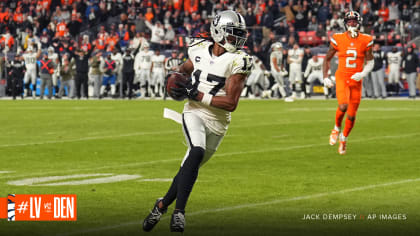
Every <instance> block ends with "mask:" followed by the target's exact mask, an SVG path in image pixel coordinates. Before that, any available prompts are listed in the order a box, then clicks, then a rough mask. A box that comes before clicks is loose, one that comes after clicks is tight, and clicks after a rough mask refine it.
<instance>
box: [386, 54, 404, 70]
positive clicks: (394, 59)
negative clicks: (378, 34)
mask: <svg viewBox="0 0 420 236" xmlns="http://www.w3.org/2000/svg"><path fill="white" fill-rule="evenodd" d="M387 60H388V64H389V65H390V66H392V67H395V68H397V67H398V68H399V67H400V64H401V60H402V57H401V52H389V53H388V54H387Z"/></svg>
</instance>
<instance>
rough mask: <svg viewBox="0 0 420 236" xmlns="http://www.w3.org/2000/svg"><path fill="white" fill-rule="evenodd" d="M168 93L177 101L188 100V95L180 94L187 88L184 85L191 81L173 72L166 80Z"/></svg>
mask: <svg viewBox="0 0 420 236" xmlns="http://www.w3.org/2000/svg"><path fill="white" fill-rule="evenodd" d="M165 82H166V92H167V93H168V95H169V96H170V97H171V98H173V99H174V100H176V101H182V100H184V99H185V98H187V95H186V94H184V93H182V92H180V91H179V89H183V88H185V86H183V85H187V84H188V83H189V79H188V78H187V77H186V76H185V75H184V74H182V73H179V72H171V73H170V74H168V75H167V79H166V81H165Z"/></svg>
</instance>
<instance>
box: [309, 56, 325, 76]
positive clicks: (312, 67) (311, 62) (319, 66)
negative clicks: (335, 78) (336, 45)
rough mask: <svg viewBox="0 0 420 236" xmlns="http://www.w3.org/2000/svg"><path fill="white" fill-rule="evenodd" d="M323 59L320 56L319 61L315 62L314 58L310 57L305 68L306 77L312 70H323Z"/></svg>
mask: <svg viewBox="0 0 420 236" xmlns="http://www.w3.org/2000/svg"><path fill="white" fill-rule="evenodd" d="M323 61H324V60H323V59H321V58H318V61H317V62H315V61H314V60H313V59H312V58H311V59H309V61H308V65H307V66H306V70H305V77H308V75H309V73H311V72H322V63H323Z"/></svg>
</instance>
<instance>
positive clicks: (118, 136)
mask: <svg viewBox="0 0 420 236" xmlns="http://www.w3.org/2000/svg"><path fill="white" fill-rule="evenodd" d="M178 132H179V131H178V130H172V131H152V132H135V133H128V134H117V135H103V136H93V137H84V138H75V139H64V140H50V141H43V142H31V143H16V144H3V145H0V148H5V147H20V146H30V145H43V144H54V143H69V142H80V141H88V140H97V139H113V138H121V137H132V136H142V135H165V134H173V133H178Z"/></svg>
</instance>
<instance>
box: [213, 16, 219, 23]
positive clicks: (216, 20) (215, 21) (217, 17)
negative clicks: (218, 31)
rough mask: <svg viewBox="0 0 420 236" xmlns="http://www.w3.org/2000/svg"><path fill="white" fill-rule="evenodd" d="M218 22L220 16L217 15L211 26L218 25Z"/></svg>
mask: <svg viewBox="0 0 420 236" xmlns="http://www.w3.org/2000/svg"><path fill="white" fill-rule="evenodd" d="M219 21H220V15H217V16H216V17H214V20H213V25H214V26H217V25H218V24H219Z"/></svg>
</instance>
